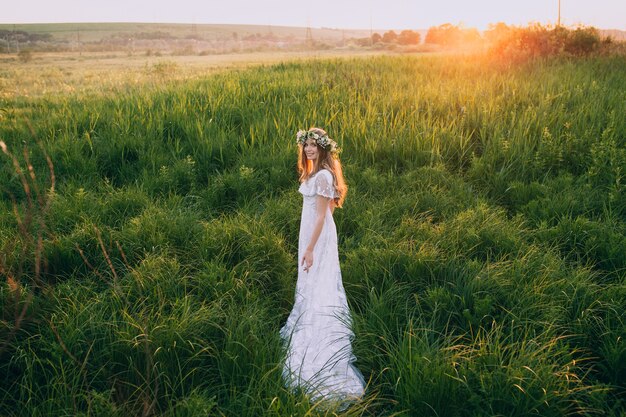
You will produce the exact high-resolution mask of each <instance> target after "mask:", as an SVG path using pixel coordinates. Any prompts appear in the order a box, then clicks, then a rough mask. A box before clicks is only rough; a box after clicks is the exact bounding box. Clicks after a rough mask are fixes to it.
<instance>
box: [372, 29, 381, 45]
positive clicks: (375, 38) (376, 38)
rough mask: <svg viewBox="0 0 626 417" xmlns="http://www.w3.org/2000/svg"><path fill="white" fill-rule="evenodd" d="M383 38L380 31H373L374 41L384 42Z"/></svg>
mask: <svg viewBox="0 0 626 417" xmlns="http://www.w3.org/2000/svg"><path fill="white" fill-rule="evenodd" d="M382 40H383V37H382V36H380V33H376V32H374V33H372V43H380V42H382Z"/></svg>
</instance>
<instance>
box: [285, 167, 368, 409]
mask: <svg viewBox="0 0 626 417" xmlns="http://www.w3.org/2000/svg"><path fill="white" fill-rule="evenodd" d="M299 191H300V193H302V195H303V196H304V202H303V206H302V218H301V220H300V237H299V241H298V282H297V284H296V294H295V302H294V305H293V309H292V311H291V314H290V315H289V318H288V319H287V323H286V324H285V326H284V327H283V328H282V329H281V330H280V335H281V337H282V339H283V341H284V343H285V346H286V348H287V355H286V358H285V363H284V365H283V378H284V380H285V383H286V384H287V386H288V387H290V388H293V389H295V388H301V389H302V390H304V392H306V393H307V394H309V395H310V397H311V399H312V400H313V401H319V400H330V401H335V402H339V403H342V404H345V405H347V403H348V402H349V401H353V400H356V399H358V398H360V397H362V396H363V393H364V386H365V383H364V379H363V376H362V374H361V373H360V372H359V370H358V369H357V368H356V367H355V366H354V365H353V363H352V362H354V360H355V359H356V358H355V357H354V355H353V353H352V346H351V339H352V338H353V336H354V334H353V333H352V330H351V317H350V311H349V309H348V303H347V300H346V294H345V291H344V288H343V283H342V281H341V270H340V268H339V254H338V251H337V229H336V227H335V222H334V220H333V215H332V212H331V210H330V206H329V209H328V211H327V212H326V217H325V218H324V226H323V228H322V232H321V234H320V237H319V239H318V240H317V243H316V244H315V248H314V250H313V265H312V267H311V268H310V269H309V272H308V273H307V272H306V271H304V270H303V267H302V265H300V263H301V262H302V256H303V255H304V251H305V249H306V247H307V246H308V244H309V241H310V239H311V234H312V232H313V227H314V223H315V219H316V215H317V212H316V204H317V203H316V200H317V198H318V197H317V196H318V195H321V196H324V197H327V198H334V197H335V196H336V192H335V188H334V185H333V176H332V174H331V173H330V171H328V170H326V169H322V170H320V171H319V172H317V173H316V174H315V175H313V176H311V177H309V179H307V180H306V181H304V182H303V183H302V184H301V185H300V189H299Z"/></svg>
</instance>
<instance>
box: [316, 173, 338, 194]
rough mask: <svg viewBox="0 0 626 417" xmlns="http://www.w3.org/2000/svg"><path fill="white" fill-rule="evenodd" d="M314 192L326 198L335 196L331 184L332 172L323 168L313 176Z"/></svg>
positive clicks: (333, 187) (333, 186)
mask: <svg viewBox="0 0 626 417" xmlns="http://www.w3.org/2000/svg"><path fill="white" fill-rule="evenodd" d="M315 194H318V195H321V196H323V197H326V198H336V197H337V193H336V192H335V185H334V184H333V174H331V173H330V172H328V171H326V170H323V171H320V172H319V173H318V174H317V175H316V176H315Z"/></svg>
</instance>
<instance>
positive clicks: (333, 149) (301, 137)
mask: <svg viewBox="0 0 626 417" xmlns="http://www.w3.org/2000/svg"><path fill="white" fill-rule="evenodd" d="M296 137H297V138H298V143H299V144H300V145H304V142H306V141H307V139H315V143H316V144H317V145H318V146H320V147H322V148H324V150H326V151H328V152H330V153H338V152H339V151H340V149H339V147H338V146H337V142H335V141H334V140H332V139H331V138H329V137H328V135H320V134H318V133H315V132H313V131H311V130H298V133H297V134H296Z"/></svg>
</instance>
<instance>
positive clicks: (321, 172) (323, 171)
mask: <svg viewBox="0 0 626 417" xmlns="http://www.w3.org/2000/svg"><path fill="white" fill-rule="evenodd" d="M315 176H323V177H326V179H327V180H330V181H332V179H333V177H334V175H333V173H332V172H330V170H329V169H328V168H322V169H320V170H319V171H317V173H316V174H315Z"/></svg>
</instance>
